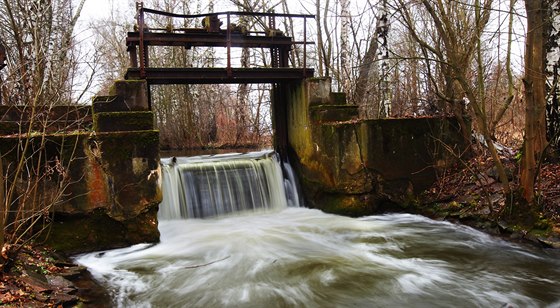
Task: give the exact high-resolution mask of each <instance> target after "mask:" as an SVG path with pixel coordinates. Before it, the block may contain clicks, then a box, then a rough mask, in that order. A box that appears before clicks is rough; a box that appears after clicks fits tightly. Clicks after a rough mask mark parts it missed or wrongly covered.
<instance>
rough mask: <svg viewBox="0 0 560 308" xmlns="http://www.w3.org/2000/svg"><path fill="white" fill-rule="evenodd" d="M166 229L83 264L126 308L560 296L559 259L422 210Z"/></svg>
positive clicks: (174, 224)
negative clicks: (149, 242) (150, 241)
mask: <svg viewBox="0 0 560 308" xmlns="http://www.w3.org/2000/svg"><path fill="white" fill-rule="evenodd" d="M160 231H161V234H162V238H161V243H159V244H157V245H155V246H146V245H144V246H133V247H130V248H126V249H120V250H113V251H108V252H105V253H104V254H88V255H84V256H81V257H79V258H78V259H77V261H78V262H79V263H81V264H83V265H86V266H88V267H89V268H90V270H91V271H92V272H93V274H94V275H95V277H96V278H97V279H99V280H101V281H103V282H104V283H105V284H107V285H108V286H110V288H111V289H112V290H113V294H114V296H115V298H116V305H117V306H121V307H129V306H137V305H139V304H143V305H146V304H147V303H151V304H153V305H154V306H158V307H161V306H173V307H186V306H189V307H211V306H220V307H224V306H226V307H264V306H266V307H286V306H288V307H294V306H305V307H325V306H329V307H333V306H351V305H356V306H368V307H370V306H371V307H387V306H410V305H414V306H420V307H422V306H424V307H428V306H440V307H441V306H452V305H455V306H456V304H458V303H460V304H461V305H462V306H471V307H472V306H485V307H486V306H491V307H500V306H501V305H502V304H504V303H510V304H512V305H514V306H515V305H517V306H531V305H537V306H538V305H541V306H544V305H545V304H547V303H548V304H553V303H554V301H553V300H556V298H558V297H559V296H560V290H558V288H557V287H555V285H554V284H553V283H551V281H557V280H558V278H559V277H560V272H559V271H558V268H560V266H558V265H559V262H558V260H554V259H550V258H548V259H546V257H544V256H543V259H540V260H536V259H534V258H531V257H527V256H525V254H523V253H519V252H518V249H519V248H518V247H513V246H505V247H504V246H501V245H502V244H501V243H500V242H499V241H494V242H491V245H487V244H485V243H480V242H478V243H477V241H476V240H475V238H474V237H475V235H474V234H472V233H469V232H464V231H462V230H460V229H459V230H458V229H457V228H455V227H454V226H453V225H451V224H441V223H439V222H434V221H431V220H426V219H424V218H419V217H418V216H411V215H391V216H382V217H369V218H367V219H352V218H346V217H339V216H334V215H327V214H324V213H321V212H320V211H317V210H310V209H303V208H287V209H285V210H282V211H280V212H277V213H261V214H258V213H257V214H252V215H245V216H233V217H226V218H221V219H209V220H183V221H180V220H174V221H164V222H162V223H161V224H160ZM452 238H456V239H457V241H463V240H468V241H471V242H472V243H475V244H473V245H475V247H474V248H469V247H466V246H464V245H452V244H450V243H452V240H451V239H452ZM501 252H505V253H507V254H506V255H507V256H508V258H500V257H499V255H500V253H501ZM543 260H544V261H543ZM498 261H499V262H498ZM535 262H545V263H544V264H543V265H542V267H543V268H545V269H542V270H539V266H538V264H541V263H535ZM480 264H484V266H481V265H480ZM513 269H515V271H513ZM526 277H538V279H534V280H530V279H526ZM546 288H548V290H546V292H544V293H543V292H541V291H540V290H545V289H546Z"/></svg>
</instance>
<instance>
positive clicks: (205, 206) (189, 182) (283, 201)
mask: <svg viewBox="0 0 560 308" xmlns="http://www.w3.org/2000/svg"><path fill="white" fill-rule="evenodd" d="M286 167H287V168H288V169H287V170H290V169H289V165H287V166H286ZM162 178H163V183H162V189H163V202H162V203H161V205H160V211H159V213H158V216H159V219H164V220H165V219H181V218H183V219H185V218H204V217H212V216H221V215H224V214H227V213H232V212H242V211H249V210H253V211H254V210H258V209H263V210H270V209H282V208H285V207H287V206H288V205H290V206H299V198H298V197H297V189H295V184H294V181H293V177H292V180H291V181H289V180H288V179H286V180H285V179H284V177H283V175H282V167H281V164H280V162H279V160H278V158H277V156H276V154H275V153H274V152H271V151H263V152H254V153H248V154H243V155H241V154H240V155H216V156H197V157H181V158H176V157H174V158H169V159H163V160H162Z"/></svg>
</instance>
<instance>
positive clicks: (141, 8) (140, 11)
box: [136, 2, 146, 79]
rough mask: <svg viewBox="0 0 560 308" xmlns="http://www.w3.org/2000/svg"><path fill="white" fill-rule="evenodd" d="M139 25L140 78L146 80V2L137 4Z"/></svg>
mask: <svg viewBox="0 0 560 308" xmlns="http://www.w3.org/2000/svg"><path fill="white" fill-rule="evenodd" d="M136 12H137V19H138V20H137V23H138V31H139V35H140V44H139V45H140V50H139V53H140V78H142V79H144V78H146V53H145V50H144V48H145V47H144V2H136Z"/></svg>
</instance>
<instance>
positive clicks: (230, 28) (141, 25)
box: [136, 2, 315, 78]
mask: <svg viewBox="0 0 560 308" xmlns="http://www.w3.org/2000/svg"><path fill="white" fill-rule="evenodd" d="M136 11H137V16H136V18H137V30H138V33H139V34H138V35H139V42H138V45H139V57H140V59H139V60H140V61H139V66H140V76H141V78H145V77H146V67H147V66H148V53H147V44H146V42H145V39H144V36H145V32H146V31H148V30H149V31H158V30H159V31H165V32H169V31H184V32H186V31H189V30H192V31H194V30H201V29H200V28H184V29H167V28H166V29H163V28H162V29H156V28H148V27H147V25H146V23H145V14H146V13H148V14H155V15H160V16H165V17H170V18H182V19H196V18H203V20H204V22H203V23H205V25H204V27H205V29H206V30H207V31H208V32H209V33H224V32H225V39H226V48H227V51H226V54H227V71H228V73H230V72H231V70H232V66H231V48H232V32H234V31H235V30H234V29H235V26H236V24H234V23H232V16H237V17H238V18H239V17H243V16H249V17H264V18H268V27H263V30H264V31H246V32H245V34H247V35H252V36H271V35H275V34H277V33H282V32H281V31H279V30H277V29H275V25H276V19H277V18H301V19H303V40H301V41H294V40H293V38H291V39H292V41H291V45H292V46H295V45H303V60H302V62H303V68H304V70H303V72H304V74H305V72H306V70H305V68H306V67H307V46H308V45H310V44H314V42H313V41H308V40H307V37H308V35H307V19H314V18H315V15H306V14H283V13H256V12H234V11H228V12H217V13H207V14H176V13H170V12H165V11H159V10H154V9H149V8H145V7H144V4H143V2H137V3H136ZM220 16H225V19H226V25H225V26H226V27H225V29H224V30H222V29H220V26H221V21H220V19H219V17H220ZM212 23H214V27H213V25H212ZM216 23H217V28H216V27H215V25H216ZM273 46H274V43H272V47H273ZM272 57H274V53H273V56H272ZM272 61H273V63H274V59H272ZM304 77H305V76H304Z"/></svg>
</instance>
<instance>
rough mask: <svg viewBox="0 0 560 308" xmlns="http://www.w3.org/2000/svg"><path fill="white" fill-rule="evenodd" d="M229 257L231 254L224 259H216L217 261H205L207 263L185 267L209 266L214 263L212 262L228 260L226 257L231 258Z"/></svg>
mask: <svg viewBox="0 0 560 308" xmlns="http://www.w3.org/2000/svg"><path fill="white" fill-rule="evenodd" d="M229 257H231V256H227V257H225V258H223V259H220V260H216V261H212V262H209V263H205V264H199V265H191V266H185V267H184V268H199V267H203V266H208V265H212V264H214V263H218V262H221V261H224V260H226V259H229Z"/></svg>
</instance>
